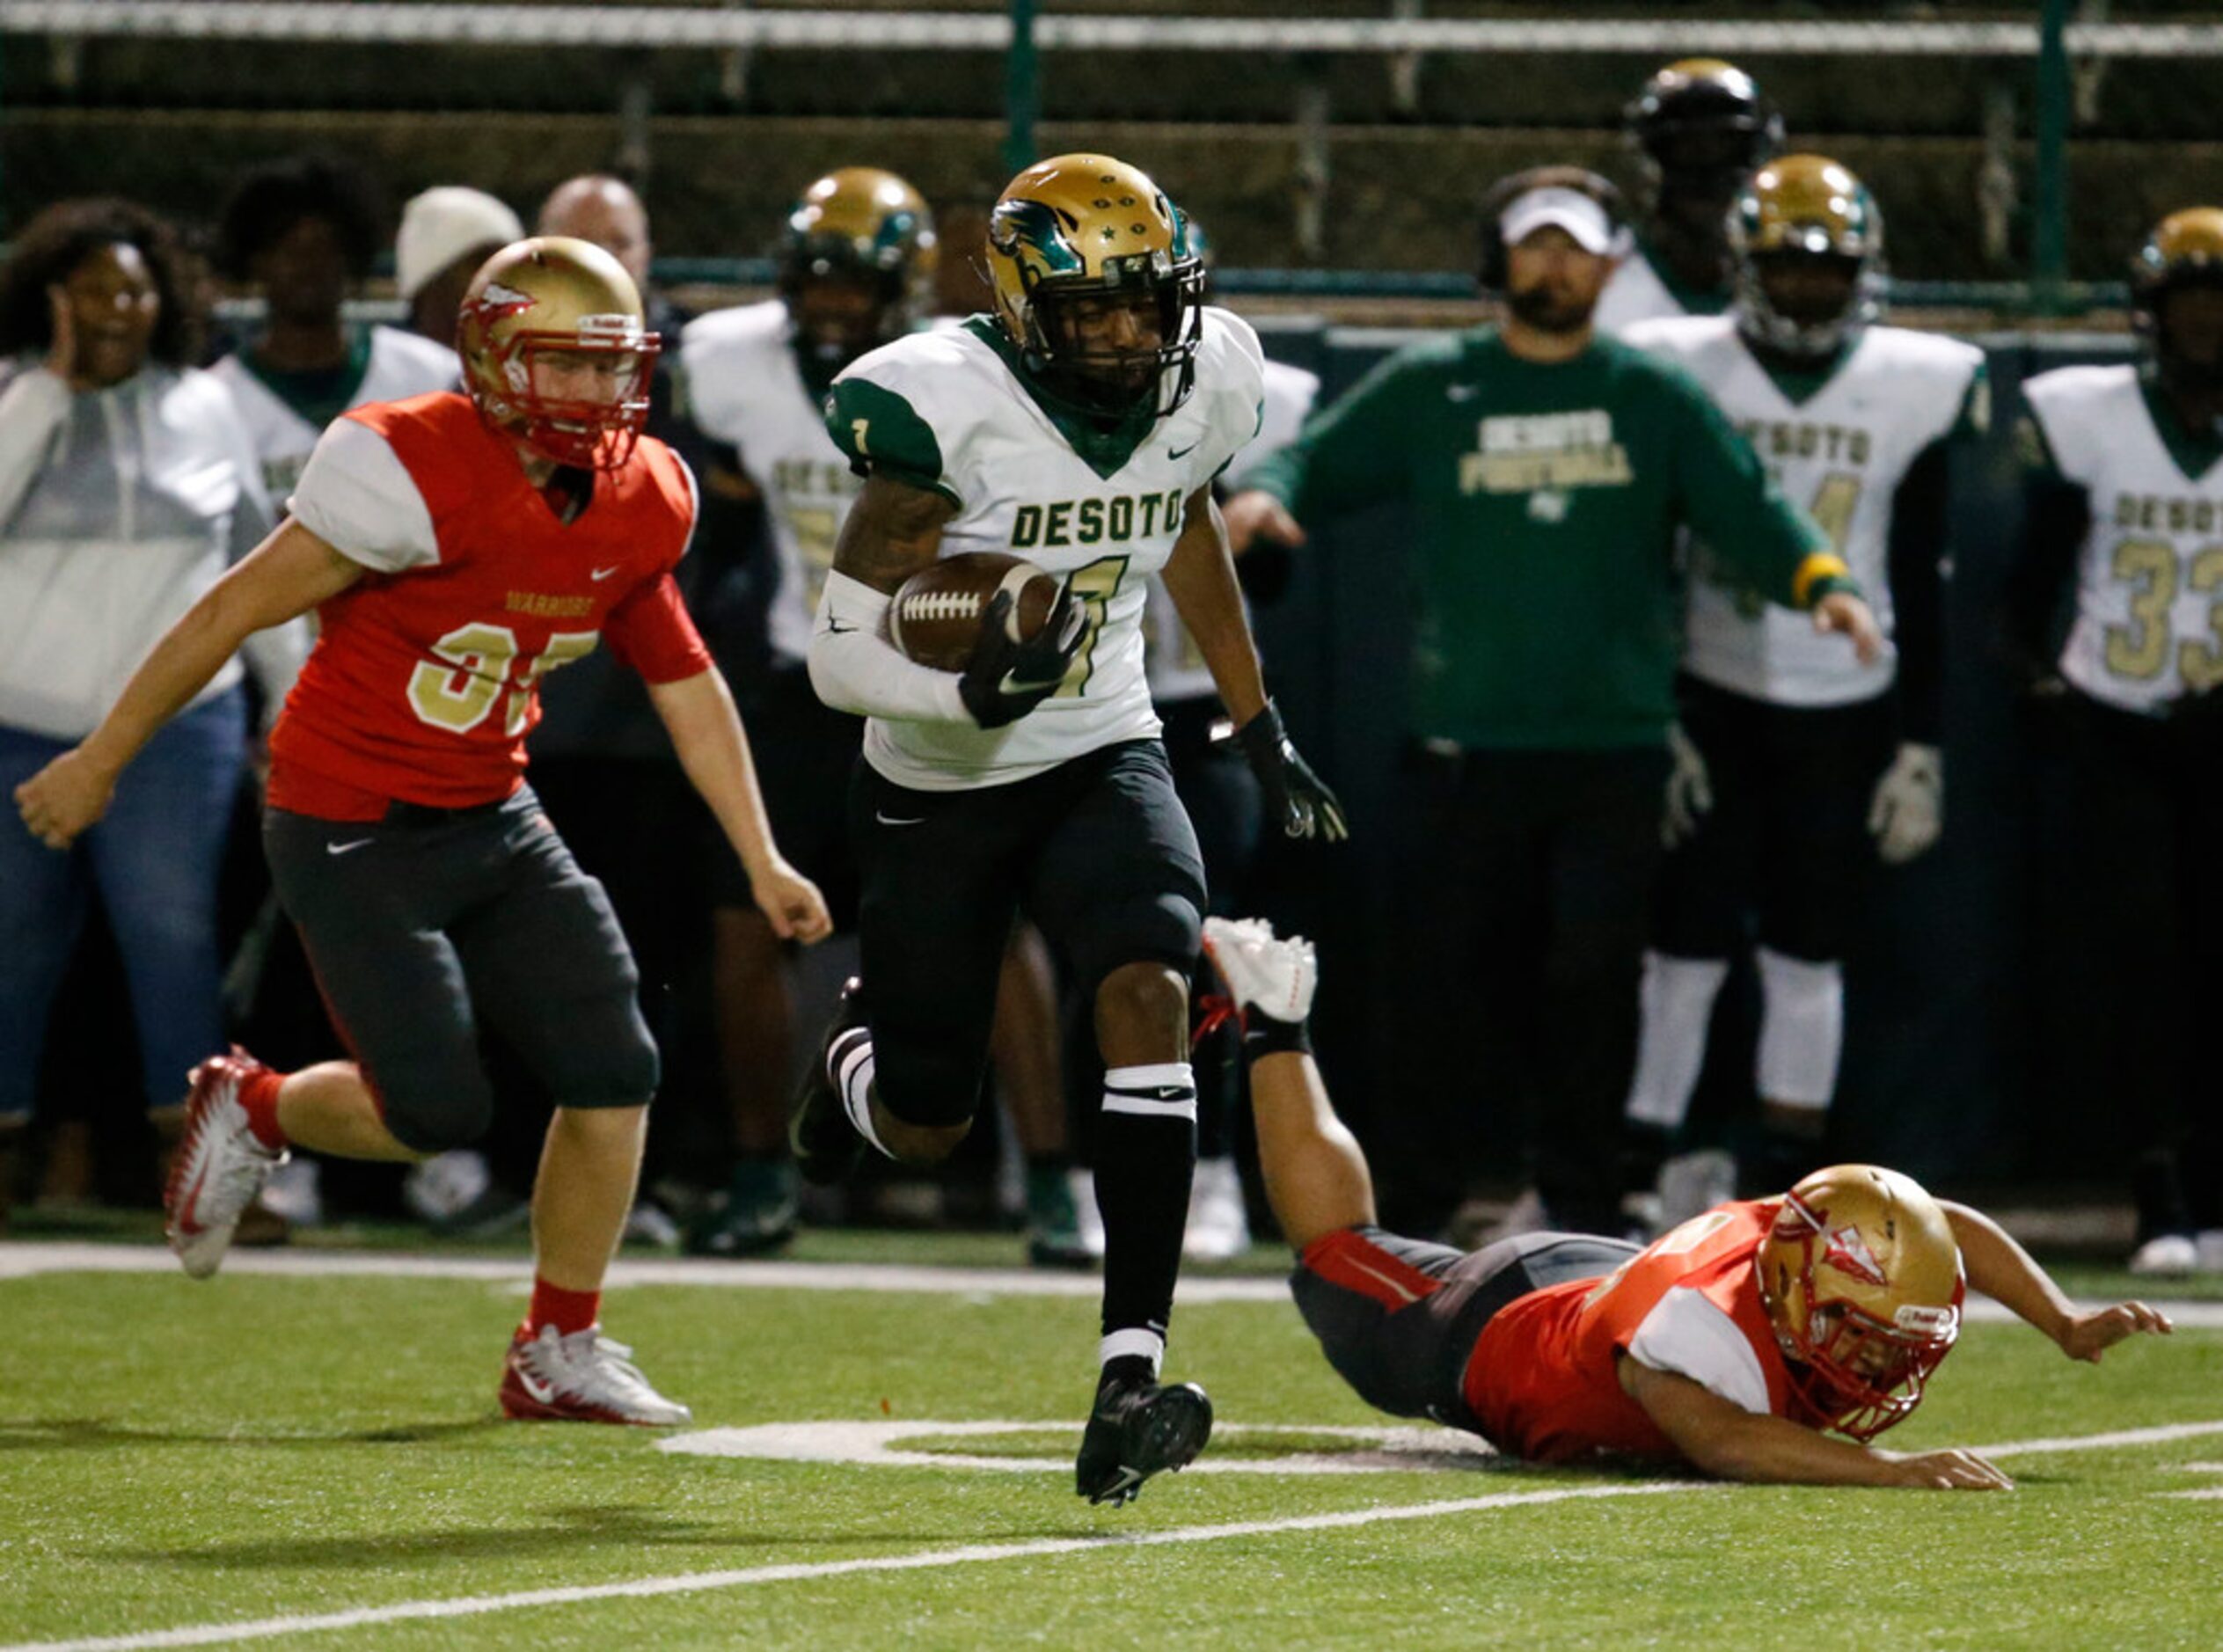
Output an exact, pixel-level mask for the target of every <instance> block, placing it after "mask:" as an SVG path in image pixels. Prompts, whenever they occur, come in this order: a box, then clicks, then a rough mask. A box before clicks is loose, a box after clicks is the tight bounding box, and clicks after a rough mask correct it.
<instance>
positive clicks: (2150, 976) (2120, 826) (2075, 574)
mask: <svg viewBox="0 0 2223 1652" xmlns="http://www.w3.org/2000/svg"><path fill="white" fill-rule="evenodd" d="M2131 290H2132V306H2133V310H2134V311H2135V314H2136V317H2137V320H2138V325H2139V332H2140V333H2142V334H2143V335H2144V337H2145V339H2146V345H2147V350H2148V355H2147V359H2146V361H2145V362H2142V363H2139V364H2137V365H2128V364H2126V365H2124V366H2119V367H2064V368H2058V369H2054V370H2053V371H2052V372H2050V373H2040V374H2038V375H2037V376H2036V377H2034V378H2031V379H2029V380H2027V381H2026V382H2025V383H2024V384H2023V387H2022V388H2023V392H2024V394H2025V395H2026V396H2027V397H2028V398H2029V406H2030V416H2029V419H2028V420H2026V421H2025V422H2024V423H2023V425H2022V429H2021V431H2020V433H2019V435H2020V444H2021V447H2022V458H2023V464H2024V466H2025V481H2024V485H2023V486H2024V506H2025V508H2024V514H2023V519H2024V523H2025V532H2026V533H2027V535H2028V544H2027V545H2025V547H2024V549H2023V554H2022V559H2021V560H2020V562H2019V564H2018V565H2017V567H2016V568H2015V572H2014V574H2013V576H2012V583H2011V585H2010V588H2009V605H2010V610H2011V611H2012V613H2013V614H2014V616H2015V618H2016V621H2017V632H2018V635H2017V638H2016V640H2017V641H2018V643H2019V644H2020V648H2019V652H2021V653H2022V654H2023V656H2024V658H2025V661H2026V663H2027V664H2028V665H2029V669H2030V672H2031V675H2032V676H2033V678H2034V683H2033V686H2034V688H2035V689H2036V690H2037V691H2038V692H2039V693H2041V694H2042V695H2043V696H2044V698H2046V699H2048V700H2050V701H2051V702H2052V703H2054V704H2055V705H2058V706H2059V707H2060V708H2061V709H2062V711H2063V712H2064V713H2065V720H2066V722H2067V725H2068V734H2069V747H2070V754H2071V763H2072V767H2073V772H2074V774H2075V778H2076V781H2077V784H2076V785H2075V786H2074V787H2073V789H2072V790H2071V793H2070V798H2071V803H2070V815H2069V827H2070V844H2069V847H2070V850H2071V852H2072V854H2073V857H2074V859H2073V866H2072V867H2071V868H2070V869H2067V870H2065V871H2064V872H2062V873H2060V874H2057V875H2056V877H2055V878H2054V879H2053V880H2051V883H2052V886H2053V887H2055V888H2058V889H2060V890H2061V891H2062V892H2063V897H2064V904H2063V907H2062V909H2061V910H2062V916H2063V917H2064V918H2065V919H2066V920H2067V922H2068V924H2069V925H2070V938H2071V942H2072V945H2073V949H2074V954H2075V956H2076V957H2077V958H2078V960H2079V961H2080V964H2081V965H2083V966H2084V967H2082V968H2080V969H2078V970H2077V971H2076V972H2075V974H2074V976H2073V978H2071V977H2068V976H2065V977H2064V978H2063V980H2062V982H2061V983H2060V985H2061V989H2062V998H2061V1001H2060V1002H2059V1003H2058V1005H2053V1004H2049V1005H2045V1006H2044V1009H2045V1011H2046V1015H2045V1020H2046V1023H2047V1024H2048V1025H2049V1026H2051V1025H2053V1024H2056V1023H2059V1024H2063V1025H2066V1026H2068V1027H2071V1028H2072V1029H2073V1031H2074V1032H2075V1033H2076V1034H2078V1036H2077V1037H2076V1038H2075V1040H2074V1042H2073V1044H2072V1045H2071V1047H2070V1049H2069V1050H2068V1051H2067V1052H2066V1053H2067V1054H2068V1055H2069V1056H2071V1061H2072V1064H2071V1066H2070V1067H2069V1071H2071V1073H2072V1074H2073V1081H2080V1082H2078V1087H2079V1090H2080V1093H2081V1095H2082V1096H2084V1097H2088V1098H2095V1099H2098V1105H2099V1106H2101V1107H2103V1108H2105V1109H2107V1111H2108V1113H2109V1114H2110V1116H2112V1117H2114V1118H2117V1119H2120V1120H2122V1121H2123V1122H2124V1125H2125V1126H2126V1129H2125V1130H2124V1134H2125V1135H2126V1136H2127V1137H2129V1138H2130V1141H2131V1144H2132V1146H2133V1147H2134V1149H2135V1150H2136V1151H2138V1154H2139V1158H2138V1161H2137V1168H2136V1183H2135V1191H2136V1195H2137V1201H2138V1220H2139V1227H2138V1248H2137V1251H2136V1253H2135V1254H2133V1255H2132V1258H2131V1270H2132V1272H2133V1273H2139V1274H2187V1273H2192V1272H2196V1271H2197V1272H2201V1273H2223V1099H2219V1096H2218V1093H2217V1086H2216V1067H2215V1055H2214V1050H2213V1048H2212V1043H2211V1042H2210V1038H2209V1029H2208V1025H2207V1019H2206V1018H2207V1016H2208V1015H2209V1014H2211V1013H2212V1012H2213V1005H2214V1003H2215V998H2216V995H2217V994H2218V993H2219V992H2223V868H2219V864H2218V853H2219V845H2223V642H2219V640H2218V638H2219V635H2223V600H2219V599H2218V596H2217V593H2218V590H2219V588H2223V577H2219V576H2223V551H2219V550H2218V548H2217V546H2218V542H2219V538H2223V210H2218V209H2217V208H2213V207H2194V208H2188V209H2187V210H2185V211H2183V212H2176V213H2172V214H2170V215H2169V216H2168V217H2167V218H2164V219H2163V220H2162V221H2161V223H2160V224H2159V225H2157V226H2156V227H2155V228H2154V230H2153V232H2152V233H2151V234H2150V235H2149V236H2148V237H2147V238H2146V242H2145V245H2143V246H2141V247H2140V248H2139V252H2138V254H2137V256H2136V257H2135V258H2134V259H2132V265H2131ZM2072 578H2073V581H2074V591H2075V597H2074V618H2073V622H2072V624H2071V625H2070V629H2069V633H2068V640H2067V641H2066V645H2065V646H2063V647H2061V648H2060V650H2059V651H2058V655H2056V656H2053V662H2052V663H2051V664H2050V665H2049V664H2047V663H2046V662H2047V660H2048V656H2049V653H2050V650H2049V647H2048V643H2049V640H2050V634H2051V625H2052V620H2053V616H2054V610H2056V608H2057V607H2058V605H2059V603H2060V598H2061V596H2062V592H2063V589H2064V588H2065V587H2067V586H2068V585H2069V584H2070V582H2071V580H2072Z"/></svg>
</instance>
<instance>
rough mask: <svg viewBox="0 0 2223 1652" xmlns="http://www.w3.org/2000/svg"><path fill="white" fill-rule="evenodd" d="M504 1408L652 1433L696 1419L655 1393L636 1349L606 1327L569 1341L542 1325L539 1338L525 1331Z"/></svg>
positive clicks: (515, 1347) (506, 1375)
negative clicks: (625, 1424) (633, 1427)
mask: <svg viewBox="0 0 2223 1652" xmlns="http://www.w3.org/2000/svg"><path fill="white" fill-rule="evenodd" d="M501 1409H502V1413H503V1414H504V1415H506V1416H511V1417H516V1418H519V1419H521V1420H526V1421H538V1422H631V1423H637V1424H640V1425H641V1426H643V1427H647V1428H669V1427H670V1426H672V1425H673V1424H675V1423H680V1422H692V1421H694V1415H695V1414H694V1413H693V1412H691V1411H690V1410H688V1409H687V1407H684V1406H683V1405H680V1404H678V1403H677V1402H676V1401H675V1400H667V1399H665V1398H664V1397H663V1396H662V1394H660V1393H657V1392H656V1391H655V1390H654V1388H651V1387H650V1386H649V1385H648V1379H647V1378H646V1377H643V1376H642V1375H641V1374H640V1370H639V1368H638V1367H636V1366H635V1365H634V1364H633V1349H629V1348H627V1347H626V1346H625V1344H624V1343H622V1342H613V1341H611V1340H610V1339H609V1338H608V1337H606V1336H604V1335H603V1334H602V1327H600V1326H589V1327H587V1329H585V1330H583V1331H574V1332H573V1333H572V1334H570V1335H569V1336H563V1335H560V1334H558V1332H557V1330H556V1327H554V1326H552V1325H544V1326H542V1327H540V1334H539V1335H538V1336H531V1335H528V1334H526V1332H525V1330H524V1328H523V1327H522V1326H521V1327H518V1331H517V1334H516V1336H515V1337H513V1338H511V1339H510V1342H509V1357H508V1360H507V1361H506V1362H504V1363H503V1365H502V1369H501Z"/></svg>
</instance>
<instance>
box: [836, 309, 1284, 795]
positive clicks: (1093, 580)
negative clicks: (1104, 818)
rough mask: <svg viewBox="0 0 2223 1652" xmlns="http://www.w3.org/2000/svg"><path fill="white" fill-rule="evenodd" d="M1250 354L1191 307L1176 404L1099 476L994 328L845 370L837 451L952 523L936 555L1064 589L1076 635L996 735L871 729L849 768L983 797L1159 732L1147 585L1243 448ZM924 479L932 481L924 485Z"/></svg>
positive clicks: (1221, 324)
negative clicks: (939, 498)
mask: <svg viewBox="0 0 2223 1652" xmlns="http://www.w3.org/2000/svg"><path fill="white" fill-rule="evenodd" d="M1263 361H1264V357H1263V355H1261V352H1260V350H1259V347H1258V335H1257V334H1256V333H1253V332H1252V331H1251V329H1250V325H1249V324H1248V323H1247V322H1245V321H1243V320H1242V319H1241V318H1239V317H1237V316H1234V315H1232V314H1230V313H1229V312H1228V311H1224V310H1218V309H1213V308H1210V307H1207V308H1206V309H1205V311H1204V312H1203V327H1202V337H1201V339H1200V340H1199V342H1198V345H1197V350H1196V384H1195V388H1194V390H1193V391H1191V393H1190V395H1189V397H1188V399H1187V400H1186V401H1184V402H1183V403H1182V404H1181V406H1179V407H1178V408H1176V409H1175V410H1174V412H1173V413H1171V414H1169V415H1167V416H1166V418H1164V419H1161V420H1158V421H1157V422H1155V423H1154V424H1152V425H1150V426H1148V427H1147V428H1145V429H1144V431H1143V433H1142V436H1141V440H1140V441H1139V442H1137V444H1136V446H1135V447H1134V448H1133V449H1132V450H1130V451H1127V452H1124V453H1116V452H1115V453H1109V454H1102V455H1100V456H1099V457H1100V459H1101V462H1102V463H1105V464H1109V465H1110V466H1111V468H1110V469H1108V470H1099V469H1098V468H1096V465H1095V464H1092V463H1091V462H1090V461H1089V460H1088V459H1086V458H1084V457H1082V456H1081V454H1080V453H1079V451H1077V450H1076V449H1075V447H1074V445H1073V442H1071V441H1070V440H1069V439H1068V438H1067V436H1066V435H1065V432H1064V429H1063V428H1061V427H1060V425H1059V423H1058V422H1057V420H1053V419H1052V417H1051V416H1050V414H1049V413H1048V412H1047V411H1046V410H1045V409H1044V408H1043V406H1042V404H1041V403H1040V402H1038V401H1036V400H1035V398H1034V396H1033V395H1032V394H1031V393H1030V392H1029V391H1028V390H1027V387H1026V385H1025V384H1022V383H1021V382H1020V379H1019V377H1018V376H1017V375H1016V374H1015V373H1014V372H1013V369H1012V367H1011V366H1010V365H1009V363H1008V347H1007V346H1005V345H1004V344H1003V342H1002V340H1001V338H1000V335H998V333H996V332H995V324H994V323H993V322H992V321H991V320H989V319H988V318H985V317H977V318H975V319H974V320H973V321H971V322H969V323H967V324H966V325H964V326H962V327H958V328H952V329H947V330H943V331H938V332H933V333H914V334H913V335H911V336H910V338H907V339H901V340H897V341H896V342H895V343H893V344H888V345H884V346H882V347H881V348H879V349H877V350H874V352H873V353H872V354H870V355H867V356H865V357H864V358H862V359H861V360H859V361H857V362H852V363H851V365H850V366H849V367H847V368H846V369H844V370H843V372H842V374H841V376H840V377H839V378H838V379H837V380H836V382H835V391H834V396H833V398H832V399H831V400H830V403H829V406H830V408H831V409H832V410H833V411H832V412H831V413H830V415H829V417H830V418H832V419H837V420H841V421H842V422H843V426H844V432H845V436H846V437H847V439H848V443H849V445H851V446H852V447H853V448H854V449H855V450H857V451H858V452H859V453H861V454H863V455H865V456H866V457H868V458H872V459H877V460H879V461H880V462H881V464H883V465H885V466H887V467H888V469H889V470H890V471H891V472H892V473H895V474H896V475H898V476H901V477H903V479H906V480H913V481H915V482H916V483H917V484H918V486H932V488H933V489H934V490H935V491H936V492H938V493H941V494H943V495H944V496H945V497H947V499H948V500H950V501H951V502H952V503H954V505H955V506H956V508H957V514H956V515H954V517H952V518H951V519H950V521H949V523H948V524H947V526H946V527H945V528H944V529H943V530H942V540H941V553H942V554H943V555H944V556H955V555H958V554H960V553H962V552H969V551H995V552H1005V553H1007V554H1013V555H1018V556H1022V557H1025V558H1027V559H1028V560H1029V561H1031V562H1034V563H1035V564H1036V565H1037V566H1038V567H1042V568H1043V569H1045V570H1046V571H1048V572H1049V573H1051V574H1056V575H1057V576H1058V577H1059V578H1060V579H1064V578H1065V577H1067V576H1069V575H1070V576H1071V579H1072V581H1073V587H1074V589H1075V591H1076V593H1077V594H1078V595H1079V596H1080V597H1081V598H1083V599H1084V600H1085V601H1086V604H1087V611H1088V632H1087V635H1086V638H1085V640H1083V642H1082V644H1081V648H1080V652H1079V654H1078V655H1077V656H1076V657H1075V659H1074V661H1073V666H1072V669H1071V672H1070V673H1069V674H1068V675H1067V676H1066V679H1065V682H1064V685H1063V686H1062V687H1061V688H1060V689H1059V690H1058V691H1057V693H1056V694H1054V695H1052V696H1051V697H1050V698H1049V699H1047V700H1044V701H1043V702H1042V704H1041V705H1038V706H1036V707H1035V709H1034V710H1033V711H1032V712H1030V713H1027V715H1026V716H1024V717H1021V718H1020V719H1019V720H1017V721H1015V722H1013V723H1011V724H1009V725H1007V726H1006V727H1002V728H993V729H984V728H977V727H974V726H973V725H972V724H971V723H969V722H964V723H956V722H895V721H889V720H884V719H881V718H877V717H875V718H874V719H872V720H870V722H869V723H868V724H867V727H866V731H865V757H866V758H867V761H869V762H870V763H871V764H872V765H873V766H874V768H875V769H877V770H878V771H880V772H881V774H883V775H885V776H886V777H887V778H888V779H890V780H892V781H894V782H895V783H896V784H897V785H898V786H912V787H916V788H918V789H920V790H924V791H955V790H961V789H965V788H969V787H976V786H999V785H1005V784H1008V783H1009V782H1012V781H1014V780H1021V779H1025V778H1027V777H1028V776H1029V775H1034V774H1039V773H1041V772H1042V771H1045V770H1047V769H1049V768H1052V767H1054V766H1055V765H1056V764H1059V763H1063V762H1065V761H1067V760H1069V759H1071V758H1073V757H1081V756H1083V755H1085V754H1086V753H1088V752H1091V751H1094V750H1096V749H1099V748H1101V747H1103V746H1108V745H1110V744H1112V743H1114V742H1117V741H1122V740H1134V739H1140V738H1144V737H1146V736H1148V735H1154V734H1156V733H1157V732H1158V727H1159V723H1158V717H1157V714H1156V713H1154V712H1153V711H1152V709H1151V699H1150V688H1149V684H1148V683H1147V682H1146V680H1145V678H1144V672H1143V609H1144V601H1145V590H1146V587H1147V584H1148V576H1149V575H1151V574H1155V573H1157V572H1158V571H1159V569H1160V568H1162V567H1165V566H1166V559H1167V558H1168V557H1170V556H1171V555H1172V554H1173V549H1174V541H1175V540H1176V539H1178V538H1179V537H1181V523H1182V516H1183V511H1184V508H1185V507H1186V505H1187V502H1188V498H1189V496H1190V495H1191V494H1192V493H1196V491H1197V490H1198V489H1199V488H1202V487H1205V486H1210V483H1211V481H1212V479H1213V478H1214V477H1216V476H1218V474H1219V473H1220V471H1222V469H1223V468H1225V466H1226V464H1228V462H1229V461H1230V460H1232V458H1233V457H1235V455H1236V454H1238V453H1239V452H1240V451H1241V450H1242V449H1243V447H1244V446H1245V444H1246V443H1247V442H1249V441H1250V440H1251V439H1252V438H1253V437H1254V436H1255V435H1257V434H1258V428H1259V420H1260V417H1261V397H1262V394H1263V389H1262V378H1263V368H1262V365H1261V364H1262V362H1263ZM927 471H932V472H933V474H932V475H931V476H929V475H927V474H926V472H927Z"/></svg>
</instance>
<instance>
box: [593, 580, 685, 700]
mask: <svg viewBox="0 0 2223 1652" xmlns="http://www.w3.org/2000/svg"><path fill="white" fill-rule="evenodd" d="M602 634H603V636H604V637H606V638H608V639H609V640H610V652H611V654H615V655H616V656H617V657H618V660H619V661H620V662H622V663H624V664H625V665H627V666H629V667H631V668H632V669H633V670H635V671H637V672H639V673H640V676H641V678H642V679H643V680H644V681H646V682H649V683H676V682H678V681H680V680H681V679H682V678H683V677H691V676H696V675H698V673H700V672H703V671H706V670H708V669H710V663H711V662H710V650H709V649H708V648H706V647H704V646H703V640H702V637H701V635H700V634H699V633H698V632H697V631H696V630H695V622H694V620H693V619H692V618H691V617H690V616H689V614H688V612H687V604H686V603H685V602H684V601H683V600H682V599H681V597H680V595H679V582H678V581H676V580H675V579H673V578H672V577H671V575H670V574H669V573H665V574H659V575H658V576H657V577H656V578H654V579H653V580H648V581H643V582H642V583H641V584H640V586H638V587H636V588H634V589H633V591H632V592H631V593H630V594H629V595H627V596H626V597H625V601H624V602H622V603H618V605H617V606H616V607H615V608H613V609H611V610H610V618H607V619H605V620H604V621H603V626H602Z"/></svg>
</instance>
